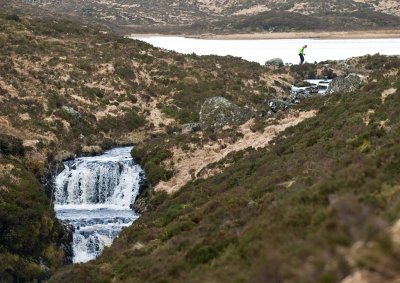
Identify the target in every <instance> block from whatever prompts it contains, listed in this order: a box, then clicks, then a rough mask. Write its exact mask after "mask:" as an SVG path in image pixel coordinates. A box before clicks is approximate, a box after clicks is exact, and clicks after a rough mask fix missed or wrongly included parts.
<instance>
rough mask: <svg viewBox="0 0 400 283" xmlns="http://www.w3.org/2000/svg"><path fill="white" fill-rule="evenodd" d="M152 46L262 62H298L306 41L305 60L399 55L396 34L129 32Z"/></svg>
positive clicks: (399, 49)
mask: <svg viewBox="0 0 400 283" xmlns="http://www.w3.org/2000/svg"><path fill="white" fill-rule="evenodd" d="M131 38H134V39H139V40H142V41H145V42H147V43H150V44H152V45H154V46H156V47H160V48H165V49H167V50H173V51H176V52H179V53H184V54H191V53H195V54H197V55H220V56H226V55H231V56H235V57H241V58H243V59H245V60H248V61H254V62H258V63H260V64H264V63H265V61H267V60H269V59H272V58H277V57H278V58H281V59H282V60H283V61H284V62H285V63H292V64H297V63H298V62H299V56H298V53H299V49H300V47H301V46H303V45H305V44H307V45H308V47H307V49H306V50H305V53H306V56H305V60H306V62H309V63H314V62H315V61H317V62H320V61H325V60H342V59H347V58H350V57H355V56H361V55H366V54H371V55H372V54H376V53H380V54H383V55H400V38H394V39H391V38H389V39H329V40H319V39H268V40H207V39H196V38H184V37H173V36H170V37H168V36H153V37H151V36H150V37H140V36H131Z"/></svg>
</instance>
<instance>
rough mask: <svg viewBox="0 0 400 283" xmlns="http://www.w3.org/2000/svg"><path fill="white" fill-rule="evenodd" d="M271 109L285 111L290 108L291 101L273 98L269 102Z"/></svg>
mask: <svg viewBox="0 0 400 283" xmlns="http://www.w3.org/2000/svg"><path fill="white" fill-rule="evenodd" d="M268 107H269V110H270V111H272V112H274V113H276V112H278V111H284V110H287V109H288V108H289V103H287V102H286V101H283V100H279V99H272V100H270V101H269V102H268Z"/></svg>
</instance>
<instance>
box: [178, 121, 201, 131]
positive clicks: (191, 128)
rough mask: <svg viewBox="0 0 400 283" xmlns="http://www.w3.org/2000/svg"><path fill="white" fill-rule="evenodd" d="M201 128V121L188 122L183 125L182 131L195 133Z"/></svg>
mask: <svg viewBox="0 0 400 283" xmlns="http://www.w3.org/2000/svg"><path fill="white" fill-rule="evenodd" d="M200 130H201V125H200V123H187V124H183V125H182V133H194V132H198V131H200Z"/></svg>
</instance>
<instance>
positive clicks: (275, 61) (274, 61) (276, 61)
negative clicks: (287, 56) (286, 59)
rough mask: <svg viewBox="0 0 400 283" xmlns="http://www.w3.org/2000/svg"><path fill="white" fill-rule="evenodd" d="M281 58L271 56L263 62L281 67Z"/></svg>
mask: <svg viewBox="0 0 400 283" xmlns="http://www.w3.org/2000/svg"><path fill="white" fill-rule="evenodd" d="M283 65H284V64H283V60H282V59H281V58H273V59H270V60H268V61H267V62H265V66H276V67H283Z"/></svg>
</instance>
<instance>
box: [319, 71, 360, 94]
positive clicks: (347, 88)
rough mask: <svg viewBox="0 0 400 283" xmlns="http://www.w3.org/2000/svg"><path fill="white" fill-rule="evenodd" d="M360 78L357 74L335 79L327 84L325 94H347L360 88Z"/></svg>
mask: <svg viewBox="0 0 400 283" xmlns="http://www.w3.org/2000/svg"><path fill="white" fill-rule="evenodd" d="M361 84H362V82H361V78H360V77H359V76H358V75H357V74H349V75H348V76H347V77H345V78H335V79H333V80H332V82H331V83H330V84H329V87H328V90H327V91H326V93H327V94H333V93H349V92H352V91H355V90H356V89H358V88H360V87H361Z"/></svg>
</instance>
